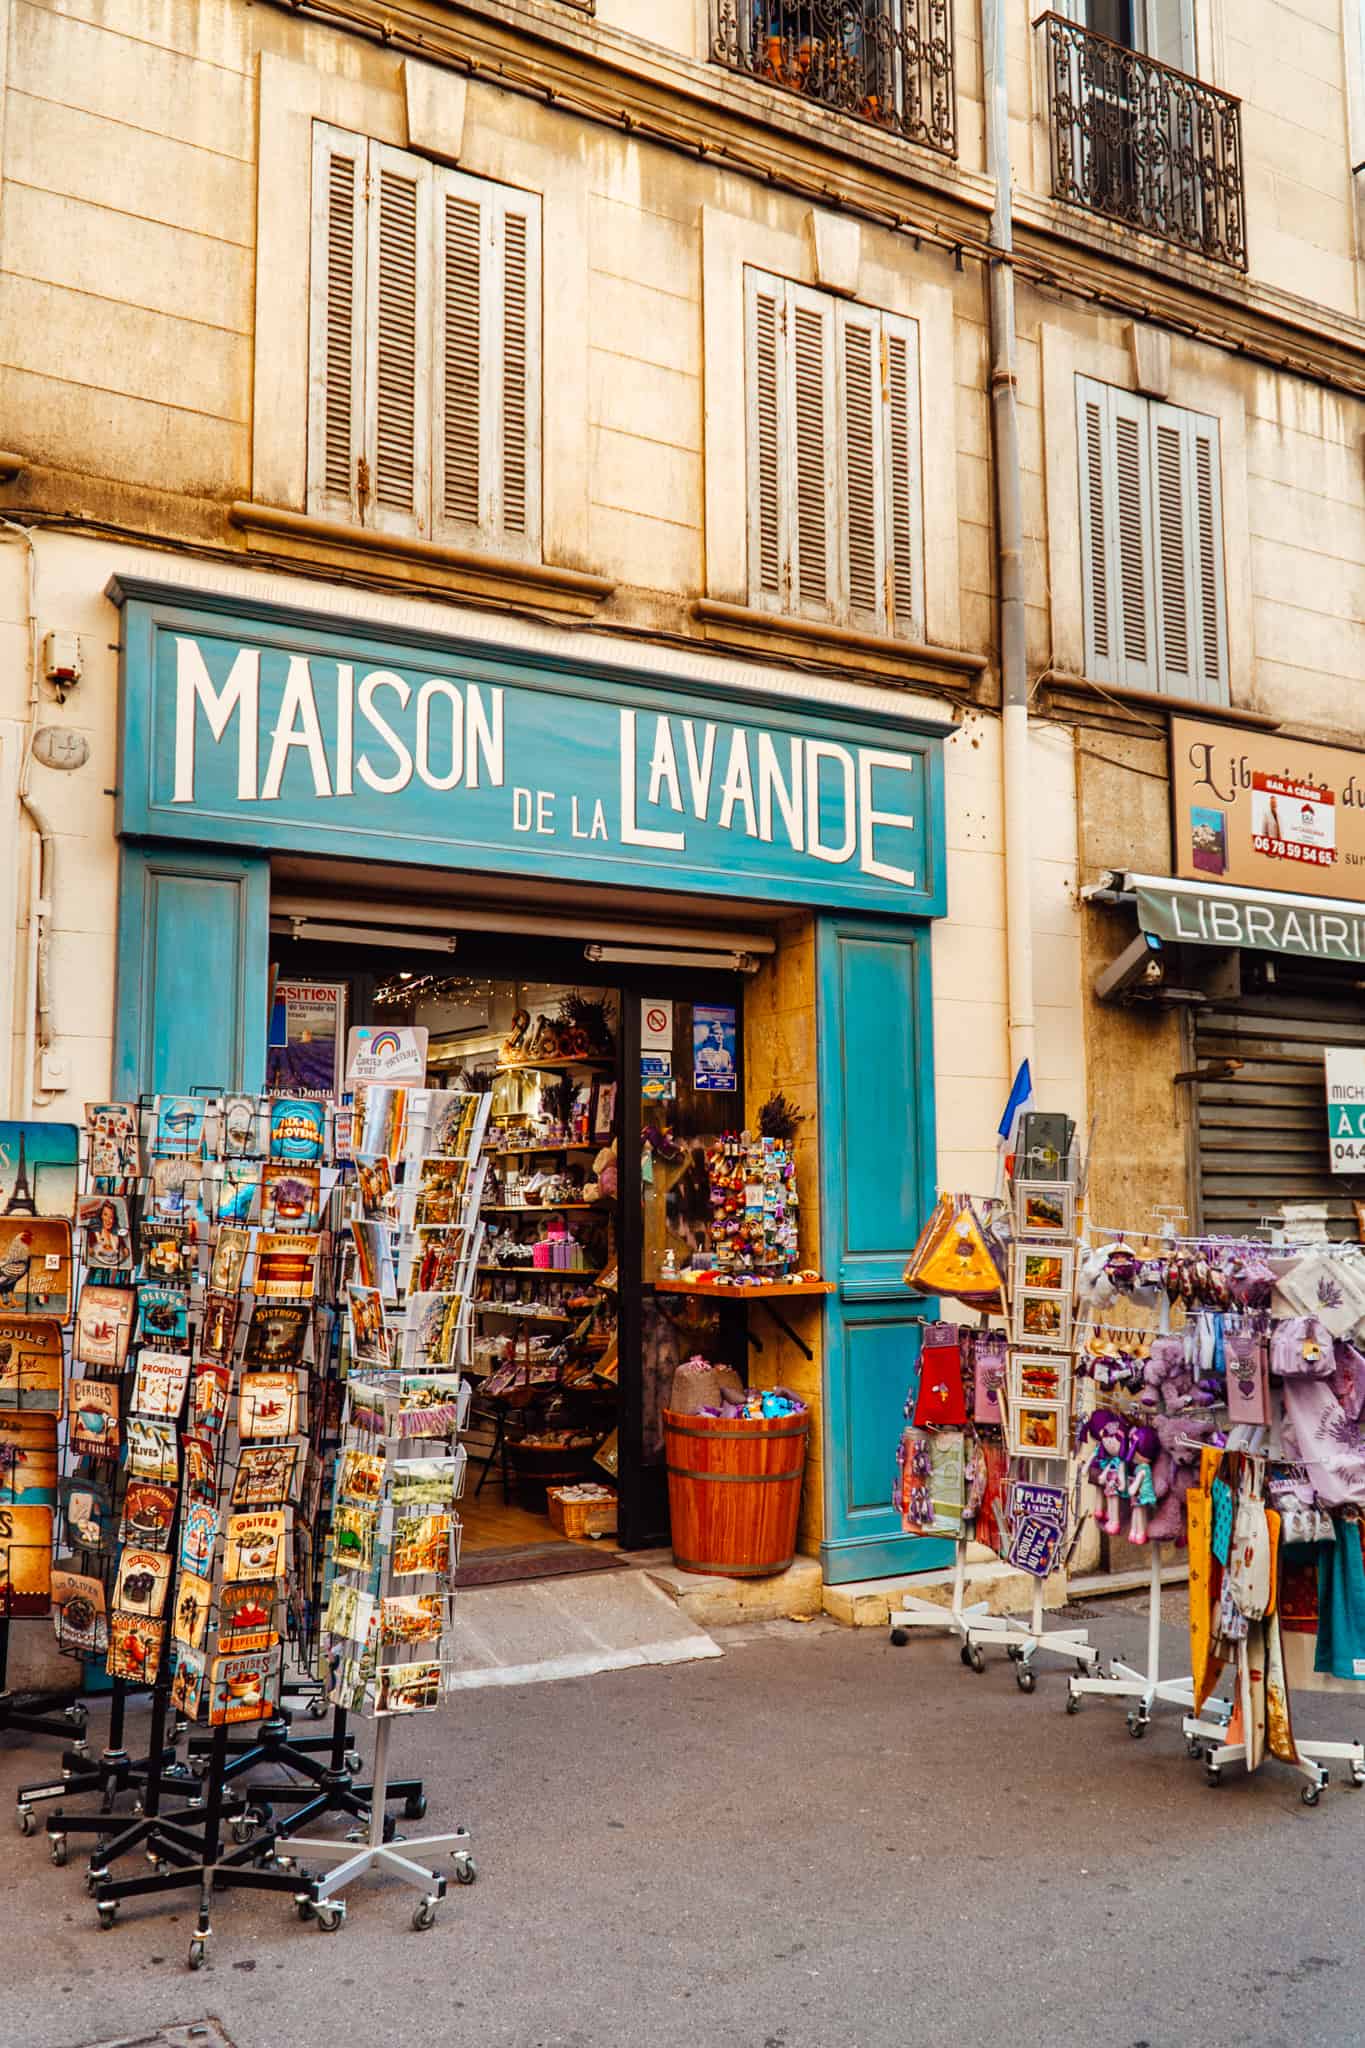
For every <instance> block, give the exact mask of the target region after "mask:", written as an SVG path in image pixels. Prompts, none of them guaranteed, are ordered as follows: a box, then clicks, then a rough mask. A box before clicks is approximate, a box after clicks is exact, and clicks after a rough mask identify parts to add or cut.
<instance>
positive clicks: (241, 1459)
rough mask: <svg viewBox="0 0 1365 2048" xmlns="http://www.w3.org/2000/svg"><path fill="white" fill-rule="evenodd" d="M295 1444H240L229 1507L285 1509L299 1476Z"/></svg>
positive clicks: (296, 1446)
mask: <svg viewBox="0 0 1365 2048" xmlns="http://www.w3.org/2000/svg"><path fill="white" fill-rule="evenodd" d="M299 1455H300V1446H299V1445H298V1444H243V1445H242V1447H241V1450H240V1451H239V1453H238V1456H237V1472H236V1476H235V1477H234V1479H233V1482H232V1505H233V1506H234V1507H235V1508H241V1507H273V1506H275V1505H279V1506H284V1505H285V1504H286V1503H287V1502H288V1500H289V1498H290V1496H291V1494H292V1493H293V1490H294V1482H295V1479H296V1478H297V1476H298V1469H299Z"/></svg>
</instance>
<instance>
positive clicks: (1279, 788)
mask: <svg viewBox="0 0 1365 2048" xmlns="http://www.w3.org/2000/svg"><path fill="white" fill-rule="evenodd" d="M1171 810H1172V836H1173V838H1174V842H1175V844H1174V848H1173V852H1174V857H1175V872H1176V874H1177V875H1181V876H1183V877H1185V879H1187V880H1189V881H1201V882H1232V883H1235V884H1238V885H1240V886H1242V887H1246V888H1253V889H1288V890H1295V891H1297V892H1299V893H1301V894H1303V895H1307V896H1333V897H1336V898H1338V899H1343V898H1344V899H1346V900H1348V901H1351V902H1361V901H1365V753H1356V752H1355V751H1353V750H1352V749H1351V748H1348V747H1328V746H1318V745H1317V744H1316V742H1314V743H1312V744H1310V743H1308V742H1307V741H1304V740H1285V739H1281V738H1280V736H1279V735H1278V733H1273V732H1249V731H1247V730H1245V729H1244V728H1242V727H1240V726H1234V725H1224V724H1221V723H1217V722H1215V721H1214V720H1212V719H1199V718H1172V720H1171Z"/></svg>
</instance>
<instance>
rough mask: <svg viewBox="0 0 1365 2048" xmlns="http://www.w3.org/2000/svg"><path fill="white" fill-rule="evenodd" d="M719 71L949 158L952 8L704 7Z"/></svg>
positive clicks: (834, 4)
mask: <svg viewBox="0 0 1365 2048" xmlns="http://www.w3.org/2000/svg"><path fill="white" fill-rule="evenodd" d="M711 54H712V56H713V57H714V58H715V60H716V62H717V63H718V64H726V65H728V66H729V67H730V69H731V70H732V71H742V72H744V73H745V74H746V76H748V77H750V78H758V79H762V81H763V83H764V84H765V85H774V86H778V87H780V88H781V89H782V90H783V91H786V92H795V93H800V95H801V96H802V98H803V99H807V100H815V101H818V102H819V103H820V105H822V106H826V107H832V108H834V109H835V111H836V112H838V113H841V114H851V115H852V116H853V117H854V119H855V120H859V121H868V122H871V123H872V124H873V126H874V127H877V128H883V129H886V130H887V131H888V132H889V133H891V134H894V135H900V136H903V137H904V138H905V139H906V140H907V141H909V142H919V143H923V144H924V145H925V146H926V147H927V148H929V149H936V150H939V151H940V152H941V153H942V154H943V155H944V156H956V154H957V93H956V88H955V84H954V78H953V17H952V0H712V38H711Z"/></svg>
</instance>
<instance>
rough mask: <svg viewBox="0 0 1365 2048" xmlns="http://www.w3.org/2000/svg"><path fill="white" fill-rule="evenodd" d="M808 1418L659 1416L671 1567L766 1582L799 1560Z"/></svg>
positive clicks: (807, 1415) (668, 1411) (667, 1414)
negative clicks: (670, 1529)
mask: <svg viewBox="0 0 1365 2048" xmlns="http://www.w3.org/2000/svg"><path fill="white" fill-rule="evenodd" d="M809 1432H810V1415H809V1414H808V1413H806V1414H801V1415H779V1416H774V1417H773V1419H772V1420H771V1421H764V1420H763V1419H762V1418H756V1419H749V1418H748V1417H745V1418H744V1419H742V1420H738V1421H734V1422H729V1421H725V1420H723V1419H722V1418H720V1417H719V1416H713V1415H678V1414H675V1413H674V1411H673V1410H672V1409H671V1408H666V1409H665V1410H664V1454H665V1456H666V1458H667V1461H668V1508H669V1515H670V1517H671V1519H672V1524H673V1562H674V1564H676V1565H677V1567H678V1569H679V1571H684V1572H719V1573H720V1574H721V1575H722V1576H723V1577H725V1578H730V1579H757V1578H766V1577H767V1576H768V1575H769V1574H770V1573H772V1572H781V1571H785V1570H786V1568H787V1566H788V1565H789V1564H790V1563H791V1561H792V1559H793V1557H794V1556H795V1555H796V1518H797V1514H798V1512H799V1510H800V1506H801V1478H802V1474H803V1473H804V1471H805V1469H806V1440H807V1437H808V1435H809Z"/></svg>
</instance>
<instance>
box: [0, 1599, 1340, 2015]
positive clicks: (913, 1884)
mask: <svg viewBox="0 0 1365 2048" xmlns="http://www.w3.org/2000/svg"><path fill="white" fill-rule="evenodd" d="M1092 1612H1093V1615H1094V1618H1093V1619H1092V1620H1091V1623H1090V1626H1091V1632H1092V1638H1093V1640H1095V1641H1096V1642H1098V1643H1099V1644H1100V1645H1101V1646H1102V1647H1103V1648H1104V1649H1105V1650H1106V1652H1120V1651H1126V1652H1129V1653H1132V1652H1135V1651H1137V1649H1138V1648H1139V1645H1140V1642H1141V1640H1142V1631H1143V1624H1142V1620H1141V1618H1140V1617H1139V1616H1138V1615H1136V1614H1134V1613H1132V1612H1120V1611H1117V1610H1115V1609H1114V1608H1113V1607H1112V1606H1107V1607H1097V1608H1096V1609H1094V1610H1092ZM721 1640H722V1641H723V1642H724V1644H725V1646H726V1655H725V1656H724V1657H723V1658H721V1659H716V1660H714V1661H710V1662H704V1663H697V1664H689V1665H683V1666H678V1667H674V1668H671V1669H652V1670H641V1671H630V1672H622V1673H617V1674H612V1675H608V1676H599V1677H594V1678H588V1679H583V1680H570V1681H564V1682H560V1683H556V1684H548V1685H536V1686H527V1687H523V1688H520V1689H516V1690H499V1689H496V1688H494V1689H490V1690H487V1691H482V1692H476V1693H472V1694H469V1695H467V1696H465V1697H464V1698H461V1699H459V1700H457V1701H456V1702H455V1704H454V1705H452V1706H451V1707H450V1708H448V1709H447V1710H444V1711H442V1712H441V1713H440V1714H439V1715H438V1716H431V1717H423V1718H422V1719H421V1720H420V1721H417V1722H415V1723H413V1724H410V1725H406V1726H404V1727H403V1728H402V1729H401V1731H399V1733H398V1735H397V1737H396V1740H395V1764H396V1766H398V1767H401V1768H402V1769H404V1770H407V1769H409V1768H417V1769H420V1770H421V1771H422V1772H423V1773H424V1774H425V1776H426V1779H427V1784H428V1789H429V1794H430V1810H429V1812H428V1815H427V1817H426V1819H425V1821H424V1822H423V1823H421V1824H420V1826H418V1825H415V1824H413V1825H409V1826H408V1827H407V1832H409V1833H410V1834H412V1835H417V1834H419V1833H421V1832H423V1831H424V1830H434V1829H436V1828H438V1827H440V1826H441V1825H442V1824H445V1823H449V1822H453V1821H456V1820H461V1821H464V1822H465V1823H467V1824H468V1825H469V1826H470V1827H471V1828H472V1829H473V1831H474V1838H475V1850H476V1853H477V1857H478V1864H479V1881H478V1883H477V1884H475V1885H473V1886H470V1887H468V1888H462V1889H459V1890H456V1889H455V1888H454V1887H453V1886H452V1888H451V1893H450V1896H449V1898H448V1899H447V1901H446V1903H445V1905H444V1906H443V1907H442V1909H441V1911H440V1914H439V1916H438V1919H437V1922H436V1925H435V1926H434V1927H433V1928H432V1929H431V1930H430V1931H429V1932H426V1933H415V1932H413V1931H412V1930H411V1927H410V1924H409V1918H410V1912H411V1902H412V1897H413V1895H412V1894H411V1893H404V1892H400V1891H399V1889H398V1888H397V1887H395V1886H394V1885H392V1884H391V1883H389V1882H378V1881H370V1882H369V1883H368V1884H362V1885H361V1886H360V1887H359V1888H358V1889H356V1890H355V1891H353V1892H352V1894H351V1904H350V1912H349V1917H348V1919H347V1922H346V1925H345V1926H344V1927H343V1929H342V1930H341V1931H340V1933H338V1934H335V1935H327V1934H323V1933H321V1932H320V1931H318V1929H316V1928H315V1927H311V1926H306V1925H301V1924H300V1923H299V1922H298V1921H297V1920H296V1918H295V1917H294V1914H293V1911H292V1908H291V1907H290V1905H289V1903H288V1901H286V1900H282V1899H277V1898H273V1897H252V1896H250V1895H247V1894H233V1895H229V1896H227V1897H225V1898H223V1899H222V1900H220V1902H219V1904H218V1906H217V1908H216V1910H215V1914H214V1932H213V1939H212V1944H211V1955H210V1960H209V1963H208V1966H207V1967H206V1968H205V1969H204V1970H202V1971H200V1972H199V1973H198V1974H191V1973H190V1972H189V1971H188V1970H187V1969H186V1967H185V1957H186V1951H187V1947H188V1941H189V1935H190V1932H191V1929H192V1926H193V1920H194V1906H193V1902H192V1901H191V1900H189V1899H188V1898H181V1899H179V1900H178V1901H176V1902H175V1903H174V1904H171V1905H169V1906H167V1905H165V1904H163V1905H160V1906H157V1905H139V1904H132V1903H130V1904H128V1905H126V1906H125V1907H124V1908H123V1911H122V1915H121V1917H120V1920H119V1923H118V1925H117V1926H116V1927H115V1928H113V1929H112V1930H111V1931H109V1932H107V1933H106V1932H101V1931H100V1930H99V1928H98V1926H97V1923H96V1919H95V1914H94V1910H93V1908H92V1906H91V1904H90V1902H89V1901H88V1899H87V1897H86V1894H85V1890H84V1887H83V1883H82V1866H81V1864H80V1862H79V1860H78V1859H75V1858H73V1861H72V1863H71V1865H70V1866H69V1867H68V1868H66V1869H64V1870H58V1869H54V1868H53V1866H52V1864H51V1862H50V1861H49V1857H48V1851H47V1843H46V1837H45V1835H44V1834H43V1833H42V1832H40V1833H39V1834H38V1835H37V1836H36V1837H35V1838H34V1839H32V1840H25V1839H23V1838H22V1837H21V1836H20V1835H19V1834H18V1832H17V1831H13V1832H7V1833H6V1834H5V1835H4V1836H3V1837H0V1840H3V1842H4V1852H3V1853H4V1862H3V1871H4V1876H5V1880H6V1881H5V1882H4V1884H3V1886H0V1954H3V1956H4V1957H5V1967H4V1970H3V1974H0V1983H2V1984H3V1986H4V1989H3V1998H2V1999H0V2043H3V2044H4V2048H86V2044H89V2043H94V2042H100V2043H103V2042H108V2041H114V2040H119V2041H138V2040H141V2039H145V2038H147V2037H150V2036H153V2035H154V2034H155V2033H156V2030H157V2029H159V2028H162V2027H166V2026H170V2025H171V2024H172V2023H175V2024H178V2025H181V2026H184V2025H186V2024H187V2023H192V2022H195V2021H197V2020H202V2019H206V2018H209V2017H210V2016H211V2017H212V2019H213V2020H214V2021H215V2022H216V2025H217V2028H218V2029H220V2030H221V2036H222V2037H224V2038H226V2039H227V2040H228V2041H230V2042H231V2043H232V2048H351V2044H353V2043H354V2044H362V2043H364V2044H370V2043H374V2044H379V2048H387V2044H389V2043H398V2042H402V2043H404V2044H415V2048H425V2044H427V2043H441V2044H459V2043H464V2042H468V2043H469V2044H470V2048H475V2044H477V2048H627V2044H629V2048H636V2044H643V2048H731V2044H734V2048H920V2044H924V2048H929V2044H933V2048H941V2044H944V2043H953V2042H956V2043H960V2044H965V2048H975V2044H978V2043H981V2044H985V2043H997V2042H999V2043H1010V2044H1017V2048H1031V2044H1034V2043H1038V2044H1044V2043H1050V2044H1070V2043H1073V2042H1074V2043H1077V2044H1082V2043H1083V2044H1086V2048H1186V2044H1189V2048H1196V2044H1197V2048H1224V2044H1229V2048H1230V2044H1232V2043H1255V2044H1257V2048H1319V2044H1321V2048H1327V2044H1330V2048H1348V2044H1352V2043H1362V2044H1365V1989H1362V1981H1361V1977H1362V1973H1361V1929H1362V1922H1363V1919H1365V1881H1363V1879H1362V1873H1363V1872H1365V1855H1363V1854H1362V1848H1363V1847H1365V1833H1363V1831H1365V1794H1356V1793H1354V1792H1351V1791H1349V1790H1346V1789H1343V1788H1341V1787H1340V1785H1339V1783H1338V1784H1334V1785H1333V1787H1332V1788H1331V1790H1329V1791H1328V1792H1327V1793H1326V1794H1325V1795H1324V1798H1323V1800H1322V1803H1321V1805H1320V1806H1319V1807H1318V1808H1317V1809H1316V1810H1315V1811H1308V1810H1306V1809H1305V1808H1304V1807H1303V1806H1302V1805H1301V1804H1300V1801H1299V1792H1298V1780H1297V1779H1295V1778H1293V1777H1291V1775H1290V1774H1288V1773H1286V1772H1284V1771H1283V1770H1281V1769H1279V1768H1277V1767H1275V1766H1273V1765H1272V1766H1269V1767H1267V1769H1266V1770H1265V1771H1264V1772H1262V1773H1261V1774H1260V1776H1259V1777H1258V1778H1257V1779H1256V1780H1255V1781H1254V1782H1247V1781H1245V1780H1243V1779H1242V1778H1240V1777H1235V1778H1233V1779H1231V1780H1230V1781H1228V1782H1225V1783H1224V1784H1223V1785H1222V1786H1221V1787H1220V1788H1219V1789H1217V1790H1211V1789H1210V1788H1209V1787H1207V1786H1206V1784H1205V1782H1204V1777H1203V1773H1202V1771H1201V1770H1200V1769H1199V1767H1198V1766H1197V1765H1196V1764H1194V1763H1191V1762H1190V1761H1189V1760H1188V1759H1187V1758H1186V1756H1185V1753H1184V1748H1183V1744H1182V1741H1181V1738H1180V1734H1179V1729H1178V1721H1177V1719H1176V1718H1175V1717H1174V1716H1173V1715H1172V1714H1171V1713H1170V1710H1166V1718H1164V1719H1163V1720H1161V1721H1160V1722H1159V1723H1158V1725H1157V1726H1156V1727H1154V1728H1153V1730H1152V1731H1151V1733H1150V1734H1149V1736H1148V1737H1147V1739H1146V1740H1144V1741H1132V1740H1130V1739H1129V1737H1128V1734H1127V1732H1126V1729H1125V1724H1124V1717H1123V1712H1122V1709H1121V1708H1118V1707H1115V1706H1112V1705H1109V1704H1105V1705H1100V1704H1098V1703H1091V1704H1088V1705H1087V1706H1086V1707H1085V1708H1084V1709H1083V1710H1082V1711H1081V1712H1080V1713H1079V1714H1077V1715H1075V1716H1068V1715H1067V1714H1066V1713H1065V1712H1064V1710H1063V1709H1064V1701H1065V1694H1066V1686H1065V1680H1064V1676H1063V1673H1062V1671H1061V1670H1060V1669H1056V1670H1055V1674H1050V1675H1045V1676H1042V1677H1041V1678H1040V1681H1039V1685H1038V1689H1037V1691H1036V1692H1035V1693H1034V1694H1033V1695H1032V1696H1031V1697H1028V1696H1025V1695H1023V1694H1021V1693H1020V1692H1019V1691H1018V1689H1017V1687H1016V1685H1015V1682H1014V1674H1013V1667H1012V1666H1010V1665H1009V1664H1007V1663H1006V1662H1005V1661H1004V1660H1003V1659H992V1660H991V1661H990V1663H989V1664H988V1667H987V1670H986V1672H985V1673H984V1675H982V1676H980V1677H978V1676H975V1675H974V1674H973V1673H971V1672H970V1671H966V1670H964V1669H963V1667H962V1665H961V1664H960V1662H959V1659H958V1654H957V1650H956V1648H955V1646H953V1645H952V1644H950V1643H948V1642H947V1641H940V1640H938V1639H934V1638H927V1639H920V1640H918V1641H916V1642H914V1643H912V1644H911V1645H909V1646H908V1647H906V1648H904V1649H895V1648H892V1647H891V1646H890V1645H889V1643H888V1642H887V1639H886V1636H885V1635H884V1634H882V1633H881V1632H880V1631H871V1630H864V1631H857V1632H851V1631H846V1630H843V1629H837V1628H835V1627H833V1626H831V1625H826V1624H823V1623H816V1624H813V1625H811V1626H808V1627H804V1628H803V1627H799V1626H797V1625H795V1624H790V1623H774V1624H769V1625H767V1626H765V1627H762V1628H755V1629H751V1630H747V1631H726V1632H725V1633H724V1634H723V1635H722V1637H721ZM1179 1641H1180V1638H1179V1634H1178V1632H1176V1631H1171V1632H1170V1633H1169V1644H1168V1648H1169V1654H1170V1655H1171V1657H1172V1659H1174V1658H1176V1657H1178V1655H1179ZM1362 1707H1365V1701H1363V1702H1362ZM100 1721H101V1710H99V1709H97V1710H96V1712H95V1714H94V1716H93V1717H92V1729H93V1731H94V1732H95V1733H96V1734H98V1732H99V1727H100ZM1299 1721H1300V1732H1301V1733H1303V1732H1312V1731H1316V1732H1318V1733H1320V1734H1324V1735H1328V1734H1331V1735H1338V1734H1344V1735H1351V1734H1355V1733H1357V1732H1359V1731H1360V1730H1361V1729H1362V1728H1365V1712H1362V1710H1361V1709H1360V1708H1357V1707H1356V1706H1355V1703H1354V1702H1353V1701H1345V1702H1343V1701H1337V1700H1309V1701H1306V1702H1304V1703H1303V1705H1302V1707H1301V1709H1300V1713H1299ZM46 1753H50V1752H47V1751H46V1748H45V1746H38V1745H30V1746H27V1747H26V1746H24V1745H22V1744H21V1743H20V1742H19V1741H17V1740H15V1739H13V1738H7V1737H6V1738H0V1770H3V1780H4V1782H3V1785H0V1801H3V1802H4V1803H3V1804H0V1814H3V1815H4V1816H5V1825H6V1828H7V1829H9V1828H10V1826H11V1823H10V1822H9V1819H8V1815H9V1811H10V1807H9V1802H10V1800H12V1798H13V1791H14V1788H15V1787H16V1786H17V1785H18V1784H19V1783H21V1782H22V1781H24V1780H25V1779H27V1778H30V1777H33V1776H34V1775H36V1772H35V1763H37V1764H38V1765H39V1766H40V1767H41V1763H42V1760H43V1757H44V1755H45V1754H46ZM205 2038H207V2037H205ZM214 2038H215V2040H216V2039H217V2038H218V2036H215V2037H214Z"/></svg>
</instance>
